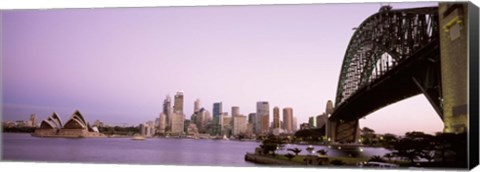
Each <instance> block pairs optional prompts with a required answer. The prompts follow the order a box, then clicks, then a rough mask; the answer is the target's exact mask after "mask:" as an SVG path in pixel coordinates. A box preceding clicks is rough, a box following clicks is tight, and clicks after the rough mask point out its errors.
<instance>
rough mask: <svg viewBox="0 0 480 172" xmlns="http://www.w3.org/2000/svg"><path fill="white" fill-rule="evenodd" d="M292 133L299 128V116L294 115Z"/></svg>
mask: <svg viewBox="0 0 480 172" xmlns="http://www.w3.org/2000/svg"><path fill="white" fill-rule="evenodd" d="M292 123H293V126H292V133H293V132H295V131H297V130H298V124H297V117H293V122H292Z"/></svg>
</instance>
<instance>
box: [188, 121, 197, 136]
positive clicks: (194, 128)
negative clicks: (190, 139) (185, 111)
mask: <svg viewBox="0 0 480 172" xmlns="http://www.w3.org/2000/svg"><path fill="white" fill-rule="evenodd" d="M186 131H187V135H189V136H196V135H198V134H199V132H198V128H197V126H196V125H195V124H194V123H189V125H188V126H187V129H186Z"/></svg>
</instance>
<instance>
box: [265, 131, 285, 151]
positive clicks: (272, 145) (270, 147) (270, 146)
mask: <svg viewBox="0 0 480 172" xmlns="http://www.w3.org/2000/svg"><path fill="white" fill-rule="evenodd" d="M282 147H284V145H283V143H282V140H281V139H279V138H277V137H275V136H273V135H270V136H268V138H267V139H265V140H263V141H262V144H261V145H260V148H262V150H263V154H272V155H275V152H276V151H277V150H278V149H280V148H282Z"/></svg>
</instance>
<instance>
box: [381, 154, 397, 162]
mask: <svg viewBox="0 0 480 172" xmlns="http://www.w3.org/2000/svg"><path fill="white" fill-rule="evenodd" d="M383 157H385V158H387V159H388V161H391V160H392V158H393V157H395V156H393V154H392V153H387V154H385V155H383Z"/></svg>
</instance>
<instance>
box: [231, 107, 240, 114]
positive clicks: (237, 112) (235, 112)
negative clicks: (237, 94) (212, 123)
mask: <svg viewBox="0 0 480 172" xmlns="http://www.w3.org/2000/svg"><path fill="white" fill-rule="evenodd" d="M237 115H240V107H238V106H232V116H237Z"/></svg>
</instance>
